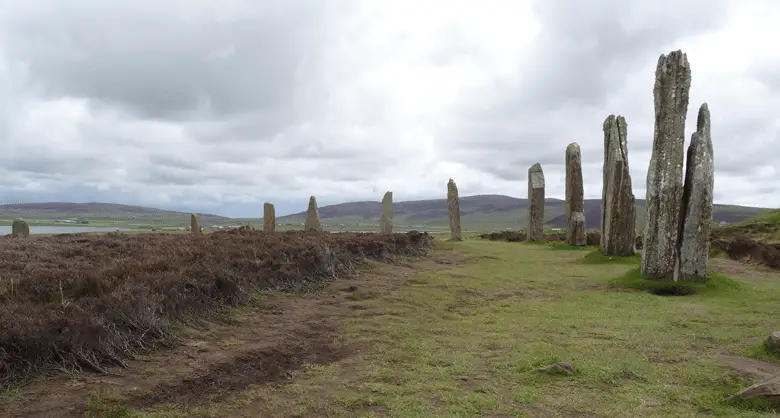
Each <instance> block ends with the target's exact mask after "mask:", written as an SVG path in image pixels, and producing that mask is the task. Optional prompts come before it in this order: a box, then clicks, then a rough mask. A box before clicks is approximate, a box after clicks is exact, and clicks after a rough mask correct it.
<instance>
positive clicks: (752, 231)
mask: <svg viewBox="0 0 780 418" xmlns="http://www.w3.org/2000/svg"><path fill="white" fill-rule="evenodd" d="M714 235H715V237H716V238H726V239H729V238H735V237H738V236H742V237H748V238H752V239H755V240H758V241H763V242H768V243H780V209H773V210H770V211H766V212H764V213H761V214H759V215H757V216H753V217H750V218H748V219H745V220H743V221H742V222H736V223H731V224H729V225H726V226H723V227H721V228H718V229H717V230H716V231H715V234H714Z"/></svg>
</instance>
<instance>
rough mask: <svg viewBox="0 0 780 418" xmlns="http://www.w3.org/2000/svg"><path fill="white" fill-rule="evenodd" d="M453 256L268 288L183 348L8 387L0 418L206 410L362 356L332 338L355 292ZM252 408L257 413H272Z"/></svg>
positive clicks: (386, 287)
mask: <svg viewBox="0 0 780 418" xmlns="http://www.w3.org/2000/svg"><path fill="white" fill-rule="evenodd" d="M437 259H438V262H437V261H435V260H437ZM451 263H452V258H451V256H449V258H448V256H447V255H446V254H445V255H442V254H438V253H437V255H436V256H434V258H433V259H430V260H426V259H423V260H415V261H413V262H412V263H406V264H399V265H387V264H381V263H375V262H372V263H369V264H367V265H366V268H365V269H363V272H362V273H361V274H359V275H358V276H357V277H356V278H354V279H349V280H337V281H335V282H333V283H331V284H330V285H329V286H328V287H327V288H326V289H325V290H323V291H321V292H317V293H313V294H306V295H298V294H270V295H266V296H265V297H263V298H262V299H261V300H259V301H257V303H255V304H254V305H253V306H251V307H248V308H243V309H241V310H239V311H238V312H237V313H236V315H235V319H236V323H232V324H211V325H210V326H208V327H204V328H201V329H195V328H187V329H185V330H183V333H182V335H183V338H184V344H182V345H181V346H179V347H177V348H174V349H171V350H166V351H161V352H158V353H155V354H153V355H150V356H146V357H145V358H141V359H137V360H133V361H130V362H129V367H127V368H123V369H114V370H112V372H114V373H116V375H95V374H85V375H77V376H62V375H60V376H58V377H49V378H41V379H39V381H37V382H35V383H33V384H31V385H28V386H26V387H24V388H21V389H20V390H18V391H14V392H13V393H8V394H6V395H5V396H2V397H0V416H4V417H31V418H32V417H83V416H85V413H87V416H109V415H110V416H125V415H122V414H121V413H119V412H117V411H107V410H102V412H101V408H106V407H110V406H111V405H112V404H119V403H121V405H122V408H124V407H125V406H129V407H130V408H132V409H134V410H138V409H140V410H144V409H149V408H152V409H154V408H157V407H160V406H163V405H175V406H176V407H177V409H180V410H181V409H191V408H194V407H203V408H207V407H209V406H210V405H212V404H214V403H217V402H220V401H221V400H223V399H225V398H226V397H227V396H230V395H232V394H235V393H237V392H240V391H242V390H244V389H246V388H247V387H249V386H258V385H269V384H275V383H281V382H284V381H286V380H288V379H291V378H292V377H293V376H294V375H295V373H296V370H298V369H299V368H301V367H302V366H304V365H311V364H327V363H331V362H335V361H339V360H342V359H345V358H347V357H351V356H356V355H359V353H360V352H361V350H362V348H363V347H361V346H360V344H359V343H357V344H356V343H351V342H345V341H340V339H339V338H338V335H339V334H338V328H339V323H340V320H341V319H342V318H344V317H348V316H349V317H355V316H360V315H361V314H362V312H361V311H360V307H361V306H360V305H359V304H358V303H355V302H354V300H355V299H356V297H355V295H356V294H358V293H359V294H361V295H363V296H365V295H367V294H371V293H373V292H385V291H390V290H393V289H394V288H398V287H400V286H403V285H404V284H405V281H406V280H407V277H409V276H410V275H412V274H415V273H417V272H419V271H421V270H432V269H437V268H441V267H447V265H448V264H451ZM116 408H119V409H121V408H120V407H119V406H116ZM252 408H253V409H255V411H254V412H253V413H255V414H256V413H262V412H266V413H267V412H270V411H262V405H254V406H252ZM120 412H121V411H120ZM255 416H256V415H255Z"/></svg>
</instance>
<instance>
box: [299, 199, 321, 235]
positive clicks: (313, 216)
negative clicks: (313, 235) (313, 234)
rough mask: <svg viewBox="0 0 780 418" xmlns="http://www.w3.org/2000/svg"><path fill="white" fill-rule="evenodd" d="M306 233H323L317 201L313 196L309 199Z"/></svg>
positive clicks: (304, 226)
mask: <svg viewBox="0 0 780 418" xmlns="http://www.w3.org/2000/svg"><path fill="white" fill-rule="evenodd" d="M303 229H304V230H306V231H322V225H321V224H320V212H319V211H318V210H317V199H316V198H315V197H314V196H312V197H310V198H309V209H308V210H307V211H306V222H305V223H304V224H303Z"/></svg>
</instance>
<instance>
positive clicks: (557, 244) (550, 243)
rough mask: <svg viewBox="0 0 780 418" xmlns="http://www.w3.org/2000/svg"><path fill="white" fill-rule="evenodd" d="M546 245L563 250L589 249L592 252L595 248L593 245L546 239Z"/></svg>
mask: <svg viewBox="0 0 780 418" xmlns="http://www.w3.org/2000/svg"><path fill="white" fill-rule="evenodd" d="M546 245H548V246H549V247H550V248H552V249H553V250H563V251H591V252H592V251H593V250H594V249H595V248H596V247H595V246H593V245H571V244H567V243H565V242H560V241H548V242H546Z"/></svg>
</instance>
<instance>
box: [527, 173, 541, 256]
mask: <svg viewBox="0 0 780 418" xmlns="http://www.w3.org/2000/svg"><path fill="white" fill-rule="evenodd" d="M543 240H544V171H542V165H541V164H539V163H536V164H534V165H532V166H531V167H530V168H529V169H528V241H543Z"/></svg>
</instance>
